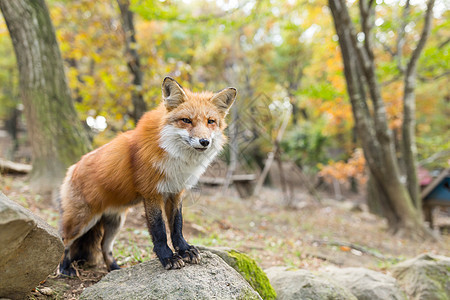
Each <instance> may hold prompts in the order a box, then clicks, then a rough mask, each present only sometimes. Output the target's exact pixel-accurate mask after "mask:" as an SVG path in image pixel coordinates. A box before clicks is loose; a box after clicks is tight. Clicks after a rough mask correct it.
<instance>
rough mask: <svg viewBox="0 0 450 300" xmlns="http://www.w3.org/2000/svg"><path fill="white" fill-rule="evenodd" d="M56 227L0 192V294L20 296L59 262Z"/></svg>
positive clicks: (60, 245)
mask: <svg viewBox="0 0 450 300" xmlns="http://www.w3.org/2000/svg"><path fill="white" fill-rule="evenodd" d="M63 251H64V246H63V243H62V241H61V238H60V237H59V234H58V232H57V230H56V229H54V228H53V227H51V226H50V225H48V224H47V223H46V222H45V221H44V220H42V219H41V218H39V217H38V216H36V215H34V214H33V213H31V212H30V211H28V210H27V209H25V208H24V207H22V206H20V205H19V204H17V203H15V202H13V201H11V200H9V199H8V198H7V197H6V196H5V195H4V194H3V193H1V192H0V270H1V271H0V298H1V297H5V298H11V299H23V298H24V297H25V295H26V294H27V293H29V292H30V291H31V290H32V289H33V288H35V287H36V286H37V285H39V282H41V281H42V280H44V279H45V278H47V276H48V275H49V274H50V273H52V272H53V271H54V270H55V268H56V267H57V266H58V263H59V261H60V259H61V256H62V254H63Z"/></svg>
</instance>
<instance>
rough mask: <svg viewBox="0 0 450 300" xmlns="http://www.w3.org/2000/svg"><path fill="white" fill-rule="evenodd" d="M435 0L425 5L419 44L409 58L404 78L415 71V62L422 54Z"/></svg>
mask: <svg viewBox="0 0 450 300" xmlns="http://www.w3.org/2000/svg"><path fill="white" fill-rule="evenodd" d="M434 2H435V0H429V1H428V4H427V11H426V13H425V24H424V25H423V29H422V33H421V35H420V39H419V42H418V43H417V46H416V49H414V51H413V53H412V55H411V58H410V60H409V62H408V66H407V69H406V76H410V75H411V74H412V73H413V72H415V71H416V66H417V61H418V59H419V57H420V54H421V53H422V50H423V48H424V47H425V43H426V41H427V39H428V37H429V35H430V31H431V21H432V19H433V7H434Z"/></svg>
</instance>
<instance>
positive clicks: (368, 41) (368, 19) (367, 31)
mask: <svg viewBox="0 0 450 300" xmlns="http://www.w3.org/2000/svg"><path fill="white" fill-rule="evenodd" d="M372 4H373V1H372V0H371V1H370V2H367V0H360V1H359V11H360V14H361V27H362V30H363V33H364V47H365V49H366V52H367V55H368V56H369V57H370V59H371V60H373V59H374V55H373V51H372V34H371V31H372V28H373V25H374V23H373V22H374V21H373V20H374V18H373V17H374V13H375V10H374V9H373V7H372Z"/></svg>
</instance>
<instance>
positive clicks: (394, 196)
mask: <svg viewBox="0 0 450 300" xmlns="http://www.w3.org/2000/svg"><path fill="white" fill-rule="evenodd" d="M373 3H374V1H370V2H369V1H367V0H361V1H360V14H361V22H362V28H363V31H364V34H365V40H364V44H363V45H361V44H359V43H358V42H357V39H356V30H355V29H354V27H353V23H352V20H351V18H350V15H349V12H348V9H347V6H346V2H345V0H329V6H330V9H331V12H332V15H333V20H334V24H335V28H336V32H337V34H338V36H339V44H340V47H341V53H342V58H343V62H344V74H345V78H346V82H347V91H348V94H349V98H350V102H351V104H352V111H353V116H354V119H355V127H356V130H357V134H358V137H359V138H360V140H361V142H362V146H363V150H364V156H365V158H366V161H367V164H368V167H369V170H370V172H371V174H372V175H373V182H374V184H373V185H372V187H375V188H376V189H380V191H379V196H376V197H375V198H377V199H380V201H382V202H381V203H380V206H381V207H382V209H383V210H384V211H386V210H391V212H389V213H385V217H387V220H388V222H389V225H390V228H391V229H392V230H393V231H395V232H399V233H402V234H404V235H406V236H411V237H425V236H428V233H429V232H428V231H427V230H426V229H425V227H424V225H423V222H422V217H421V214H420V210H417V209H416V208H415V206H414V204H413V202H412V200H411V197H410V195H409V193H408V190H407V188H406V187H405V186H404V185H403V183H402V181H401V173H400V168H399V165H398V161H397V158H396V153H395V146H394V140H393V136H392V132H391V130H390V129H389V127H388V123H387V116H386V108H385V105H384V102H383V99H382V98H381V91H380V85H379V83H378V82H377V78H376V72H375V71H376V70H375V62H374V55H373V52H372V46H371V40H372V39H371V33H370V30H371V28H372V21H373V14H374V11H375V10H374V7H373V6H371V5H372V4H373ZM371 20H372V21H371ZM366 90H367V92H366ZM367 97H369V99H370V100H371V102H372V105H373V112H370V110H369V108H368V103H367ZM413 167H414V166H413Z"/></svg>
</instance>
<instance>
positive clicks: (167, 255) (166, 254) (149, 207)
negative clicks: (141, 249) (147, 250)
mask: <svg viewBox="0 0 450 300" xmlns="http://www.w3.org/2000/svg"><path fill="white" fill-rule="evenodd" d="M162 205H163V198H162V196H157V197H155V198H152V199H145V200H144V207H145V215H146V218H147V225H148V229H149V231H150V235H151V236H152V240H153V251H154V252H155V253H156V256H157V257H158V259H159V260H160V261H161V263H162V265H163V267H164V268H165V269H166V270H169V269H179V268H182V267H184V261H183V259H182V258H181V256H179V255H178V254H176V253H175V254H174V253H173V252H172V250H171V249H170V248H169V246H168V245H167V235H166V226H165V224H164V219H163V215H162Z"/></svg>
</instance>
